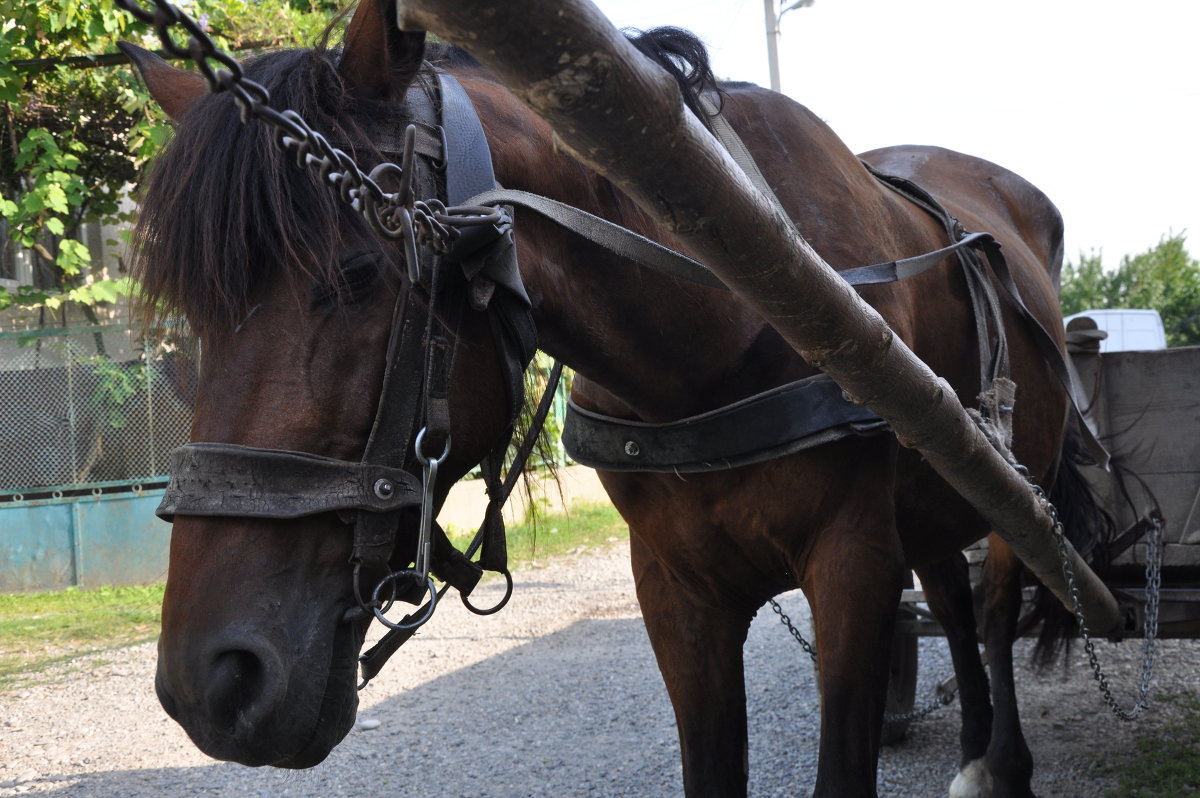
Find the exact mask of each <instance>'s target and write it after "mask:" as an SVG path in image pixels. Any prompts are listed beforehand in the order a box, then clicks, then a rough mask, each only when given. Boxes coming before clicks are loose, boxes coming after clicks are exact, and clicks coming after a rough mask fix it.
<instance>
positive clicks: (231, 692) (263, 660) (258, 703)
mask: <svg viewBox="0 0 1200 798" xmlns="http://www.w3.org/2000/svg"><path fill="white" fill-rule="evenodd" d="M210 663H211V664H210V668H209V673H208V679H207V683H206V684H205V686H204V688H203V701H204V706H205V709H206V710H207V714H208V717H209V719H210V720H211V722H212V724H213V726H214V727H215V728H216V729H218V730H220V731H222V732H224V733H225V734H230V735H236V734H238V733H239V732H248V731H251V730H253V729H254V728H255V727H256V726H258V725H259V724H260V723H261V722H262V721H263V720H264V719H266V718H267V717H268V716H270V715H271V714H272V713H273V712H274V711H275V710H276V709H277V708H278V706H279V703H280V702H281V701H282V699H283V695H284V692H285V684H284V680H283V678H282V667H281V663H280V660H279V657H278V655H277V654H276V653H275V652H274V650H273V649H272V648H271V647H270V646H268V645H266V644H265V643H264V642H262V641H256V640H251V641H247V640H240V641H238V642H237V644H236V647H233V646H227V647H222V648H219V649H218V650H217V651H216V652H215V653H214V655H213V656H212V658H211V660H210Z"/></svg>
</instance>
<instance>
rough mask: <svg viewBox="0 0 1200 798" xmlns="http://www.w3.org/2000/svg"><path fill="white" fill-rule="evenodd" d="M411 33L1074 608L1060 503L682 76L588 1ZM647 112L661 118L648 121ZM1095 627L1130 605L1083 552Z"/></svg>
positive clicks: (453, 1)
mask: <svg viewBox="0 0 1200 798" xmlns="http://www.w3.org/2000/svg"><path fill="white" fill-rule="evenodd" d="M397 8H398V9H399V19H400V24H401V27H403V28H405V29H409V30H429V31H433V32H435V33H437V34H438V35H439V36H442V37H443V38H445V39H447V40H449V41H451V42H453V43H455V44H458V45H459V46H461V47H463V48H465V49H467V50H469V51H470V52H471V54H472V55H474V56H475V57H476V58H478V59H479V60H480V61H481V62H483V63H484V64H485V65H486V66H487V67H488V68H489V69H491V70H492V71H493V72H495V74H496V75H497V76H498V77H499V78H500V79H501V80H502V81H503V82H504V83H505V84H506V85H507V86H508V87H509V89H510V90H512V92H513V93H514V94H516V95H517V96H518V97H519V98H520V99H521V100H522V101H524V102H525V103H526V104H527V105H529V106H530V108H532V109H533V110H534V111H535V112H537V113H538V114H540V115H541V116H542V117H543V118H545V119H546V120H547V121H548V122H549V123H550V124H551V125H552V126H553V128H554V130H555V132H556V134H557V135H558V137H559V139H560V143H561V144H562V145H565V146H566V147H567V148H568V149H569V150H570V151H571V152H572V153H573V154H574V155H575V156H576V157H577V158H578V159H579V160H581V161H583V162H584V163H586V164H588V165H589V166H591V167H592V168H594V169H596V170H597V171H598V172H600V173H602V174H604V175H605V176H606V177H608V178H609V179H610V180H612V181H614V182H615V183H616V184H617V185H619V186H620V187H621V188H622V189H623V190H624V191H625V192H627V193H628V194H629V195H630V196H631V197H632V198H633V199H634V200H635V201H636V202H637V203H638V204H639V205H640V206H641V207H642V208H643V209H644V210H645V211H646V212H647V213H649V214H651V216H653V218H654V219H655V220H656V221H657V222H658V223H659V224H660V225H662V226H663V227H664V228H665V229H667V230H670V231H671V232H672V233H674V234H675V235H676V236H678V237H679V238H680V240H682V241H683V242H684V244H685V245H686V246H687V248H688V249H689V250H690V252H691V254H692V255H693V256H695V257H696V258H698V259H699V260H700V261H702V262H703V263H704V264H705V265H707V266H708V267H709V268H711V269H712V271H713V272H714V273H715V274H716V275H717V276H718V277H720V278H721V280H722V281H724V282H725V283H726V284H727V285H728V286H729V287H730V288H731V289H732V290H733V291H735V292H736V293H737V294H738V295H739V296H741V297H742V298H743V299H745V300H746V301H747V302H749V303H750V304H751V305H752V306H753V307H754V308H755V309H756V310H757V311H758V312H759V313H761V314H762V315H763V317H764V318H766V319H767V320H768V321H769V322H770V323H771V324H772V326H774V327H775V328H776V329H777V330H778V331H779V332H780V334H782V335H783V337H784V338H785V339H786V340H787V341H788V342H789V343H790V344H791V345H792V347H794V348H795V350H796V351H797V352H799V353H800V355H801V356H802V357H803V358H804V359H805V360H807V361H808V362H809V363H811V364H812V365H814V366H816V367H818V368H820V369H821V370H823V371H824V372H826V373H827V374H829V375H830V376H831V377H832V378H833V379H834V380H835V381H836V382H837V383H838V384H839V385H840V386H841V387H842V388H843V389H844V390H846V391H847V393H849V395H850V396H852V397H854V400H855V401H856V402H859V403H863V404H866V405H867V406H868V407H870V408H871V409H872V410H874V411H875V412H876V413H878V414H879V416H880V417H881V418H883V419H885V420H886V421H887V422H888V423H889V424H890V425H891V427H892V429H893V430H894V431H895V434H896V437H897V438H898V439H899V441H900V443H901V444H902V445H904V446H908V447H912V448H915V449H917V450H918V451H919V452H921V454H923V455H924V456H925V458H926V459H927V460H928V462H929V463H930V464H931V465H932V466H933V467H934V469H936V470H937V472H938V473H939V474H940V475H941V476H942V477H943V478H944V479H945V480H946V481H947V482H948V483H950V485H951V486H953V487H954V488H955V490H957V491H958V492H959V493H960V494H961V495H962V496H963V497H964V498H965V499H967V501H969V502H971V504H972V505H974V506H975V507H976V508H977V509H978V510H979V512H980V513H981V514H982V515H983V516H984V518H986V519H987V521H988V522H989V523H990V524H991V525H992V526H993V528H994V529H995V530H996V531H997V532H998V533H999V534H1000V535H1001V536H1003V537H1004V539H1005V540H1007V541H1008V542H1009V543H1010V544H1011V545H1012V547H1013V549H1014V550H1015V551H1016V553H1017V555H1018V556H1019V557H1020V558H1021V560H1022V561H1023V562H1024V563H1025V564H1026V565H1027V566H1028V567H1029V568H1030V570H1032V571H1033V573H1034V574H1035V575H1036V576H1037V578H1038V579H1039V580H1041V581H1042V582H1043V583H1044V584H1045V585H1046V586H1047V587H1049V588H1050V589H1051V590H1052V591H1054V593H1055V595H1057V596H1058V597H1059V599H1060V600H1062V601H1063V603H1064V604H1066V606H1067V607H1068V608H1070V607H1071V606H1072V603H1071V600H1070V598H1069V595H1068V593H1069V591H1068V590H1067V585H1066V581H1065V579H1064V578H1063V575H1062V571H1061V569H1060V566H1059V557H1058V553H1057V549H1056V546H1055V544H1054V541H1053V537H1052V534H1051V529H1052V523H1051V520H1050V518H1049V515H1048V514H1047V512H1046V509H1045V507H1044V505H1043V504H1042V503H1041V502H1040V501H1039V500H1038V499H1037V497H1036V496H1035V495H1034V493H1033V492H1032V491H1031V490H1030V487H1029V485H1028V484H1027V483H1026V482H1025V480H1024V479H1022V478H1021V477H1020V476H1019V475H1018V474H1017V473H1016V472H1015V471H1014V470H1013V469H1012V468H1011V467H1010V466H1009V465H1008V464H1007V463H1006V462H1005V461H1004V459H1003V458H1002V457H1001V456H1000V455H999V454H998V453H997V452H996V451H995V450H994V449H993V448H992V447H991V445H990V444H989V443H988V442H987V440H986V439H985V438H984V436H983V435H982V433H981V432H980V431H979V429H978V428H977V427H976V426H975V424H974V423H973V422H972V421H971V419H970V418H969V417H968V416H967V414H966V412H965V411H964V409H963V407H962V405H961V404H960V403H959V401H958V399H957V397H956V396H955V394H954V391H953V389H952V388H951V387H950V385H949V384H947V383H946V382H945V381H944V380H942V379H941V378H939V377H938V376H937V375H936V374H934V373H933V372H932V371H931V370H930V369H929V367H928V366H926V365H925V364H924V363H923V362H922V361H921V360H920V359H919V358H917V357H916V356H915V355H914V354H913V353H912V351H911V350H910V349H909V348H908V347H907V346H906V345H905V343H904V342H903V341H901V340H900V339H899V338H898V337H897V336H896V335H895V333H894V332H893V331H892V330H891V329H890V328H889V327H888V325H887V323H886V322H885V321H884V320H883V318H882V317H881V316H880V315H879V314H878V313H877V312H876V311H875V310H874V309H873V308H872V307H871V306H869V305H868V304H867V303H866V302H864V301H862V299H861V298H860V297H859V296H858V295H857V294H856V293H855V292H854V290H853V289H852V288H851V287H850V286H849V285H847V284H846V283H845V282H844V281H843V280H842V279H841V278H840V277H838V275H837V273H836V272H835V271H834V270H833V269H832V268H831V267H830V266H829V265H828V264H826V263H825V262H824V260H822V258H821V257H820V256H819V255H817V253H816V252H815V251H813V249H812V247H811V246H810V245H809V244H808V242H807V241H805V240H804V239H803V238H802V237H801V236H800V235H799V234H798V233H797V232H796V231H795V229H794V228H793V227H792V225H791V223H790V222H789V221H788V220H787V219H786V218H784V217H783V216H782V214H781V213H779V212H778V211H776V209H775V208H774V207H773V205H772V204H771V203H770V202H769V201H768V200H767V199H766V198H765V197H763V196H762V194H760V193H759V192H758V190H757V189H755V188H754V186H753V185H752V184H751V183H750V181H749V180H748V179H747V178H746V177H745V175H744V174H743V173H742V171H741V170H740V169H739V168H738V167H737V165H736V164H735V163H734V162H733V160H732V159H731V158H730V157H729V155H728V154H727V153H726V151H725V149H724V148H723V147H722V146H721V145H720V144H719V143H718V142H717V141H716V140H715V139H714V138H713V137H712V136H711V135H709V133H708V131H707V130H705V128H704V127H703V126H702V125H701V124H700V122H699V121H698V120H697V119H696V118H695V117H693V116H692V115H691V113H689V112H688V111H687V109H686V108H685V107H684V105H683V102H682V99H681V97H680V94H679V91H678V88H677V87H676V85H675V83H674V80H673V79H672V78H671V77H670V76H668V75H667V74H666V73H665V72H664V71H663V70H662V69H660V68H658V67H657V66H656V65H654V64H652V63H651V62H650V61H648V60H647V59H646V58H644V57H643V56H642V55H641V54H640V53H639V52H637V50H635V49H634V48H633V46H632V45H630V44H629V42H628V41H626V39H625V37H624V36H623V35H622V34H621V33H619V32H618V31H617V30H616V29H614V28H613V26H612V24H611V23H609V22H608V20H607V19H606V18H605V17H604V15H603V14H602V13H601V12H600V11H599V10H598V9H597V8H596V7H595V6H593V5H592V4H591V3H590V2H587V0H522V1H521V2H518V1H517V0H397ZM646 120H654V123H653V124H647V123H646ZM1067 546H1068V549H1069V556H1070V558H1071V561H1072V565H1073V567H1074V570H1075V574H1076V578H1077V582H1078V587H1079V592H1080V595H1081V598H1082V601H1081V603H1082V605H1083V608H1084V612H1085V615H1086V618H1087V620H1088V625H1089V627H1090V628H1091V629H1092V630H1093V631H1095V632H1097V633H1104V632H1108V631H1110V630H1112V629H1114V628H1116V626H1117V625H1118V623H1119V621H1120V612H1119V609H1118V606H1117V602H1116V599H1115V598H1113V596H1112V594H1111V593H1110V592H1109V591H1108V589H1107V588H1106V587H1105V586H1104V584H1103V583H1102V582H1101V581H1100V579H1099V578H1098V577H1097V576H1096V575H1095V573H1093V572H1092V570H1091V569H1090V568H1088V566H1087V565H1086V564H1085V563H1084V562H1083V560H1082V558H1080V557H1079V555H1078V554H1077V553H1076V552H1075V551H1074V549H1073V548H1070V544H1069V543H1068V544H1067Z"/></svg>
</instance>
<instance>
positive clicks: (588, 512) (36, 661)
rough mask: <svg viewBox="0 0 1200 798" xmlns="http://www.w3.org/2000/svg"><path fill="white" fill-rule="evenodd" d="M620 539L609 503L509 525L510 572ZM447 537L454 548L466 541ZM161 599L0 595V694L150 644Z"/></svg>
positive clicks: (622, 533)
mask: <svg viewBox="0 0 1200 798" xmlns="http://www.w3.org/2000/svg"><path fill="white" fill-rule="evenodd" d="M472 534H473V533H472ZM628 537H629V530H628V529H627V528H626V526H625V522H624V521H622V520H621V517H620V515H618V514H617V511H616V510H615V509H613V507H612V506H611V505H583V506H578V507H576V508H573V509H572V510H571V512H570V513H569V514H567V515H555V516H545V517H543V518H540V519H538V520H537V521H536V523H524V524H514V525H512V526H510V527H509V529H508V547H509V560H510V567H512V568H519V567H521V566H523V565H528V564H529V563H531V562H534V561H538V560H544V559H546V558H549V557H555V556H559V555H562V554H567V553H570V552H577V551H579V550H580V548H581V547H583V548H587V549H593V548H600V547H606V546H610V545H612V543H613V542H614V541H617V540H625V539H627V538H628ZM453 539H454V542H455V545H457V546H459V547H460V548H461V547H463V546H465V545H466V544H467V543H468V542H469V541H470V539H471V535H470V534H463V535H454V536H453ZM162 598H163V586H162V585H151V586H149V587H102V588H99V589H96V590H83V589H79V588H70V589H68V590H62V591H58V592H54V593H8V594H0V691H4V690H12V689H15V688H18V687H21V686H24V685H28V684H32V683H35V682H37V681H39V680H41V679H43V678H44V677H43V676H41V674H43V673H44V672H45V671H46V669H47V668H49V667H51V666H52V665H56V664H60V663H64V662H69V661H71V660H73V659H75V658H77V657H80V656H84V655H87V654H95V653H98V652H103V651H110V650H112V649H116V648H122V647H125V646H130V645H135V644H137V643H144V642H147V641H149V640H153V639H154V638H155V637H156V636H157V635H158V629H159V622H160V619H161V606H162Z"/></svg>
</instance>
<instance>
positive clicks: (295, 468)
mask: <svg viewBox="0 0 1200 798" xmlns="http://www.w3.org/2000/svg"><path fill="white" fill-rule="evenodd" d="M436 83H437V85H436V89H435V88H434V87H432V86H419V87H414V88H412V89H410V91H409V94H408V96H407V98H406V99H407V102H406V107H407V110H408V112H409V113H410V114H411V115H412V116H413V123H414V126H410V132H409V133H408V135H407V136H406V137H405V138H406V141H405V146H407V148H408V150H409V152H408V153H407V158H406V163H408V164H411V167H410V169H411V170H412V171H413V172H415V177H416V179H415V181H414V184H413V185H414V190H415V191H416V192H417V193H418V195H419V196H424V197H430V196H443V197H445V199H446V203H447V205H449V206H454V205H457V204H460V203H462V202H463V201H464V200H466V199H468V198H469V197H471V196H472V195H474V194H478V193H480V192H483V191H487V190H490V189H492V188H495V186H496V182H495V177H494V175H493V172H492V165H491V155H490V152H489V150H488V146H487V140H486V138H485V137H484V134H483V129H482V126H481V125H480V123H479V119H478V116H477V115H476V113H475V109H474V107H473V105H472V104H471V101H470V99H469V98H468V97H467V94H466V92H465V91H463V89H462V87H461V86H460V85H459V84H458V82H457V81H456V80H455V79H454V78H453V77H451V76H449V75H447V74H445V73H438V74H437V76H436ZM435 98H436V99H440V103H438V102H435ZM439 116H440V120H439ZM439 121H440V124H439ZM414 134H416V135H414ZM418 142H419V145H418ZM375 143H376V145H377V146H379V147H380V149H381V150H382V151H384V152H391V153H394V152H395V151H396V149H397V148H396V145H395V143H393V142H388V141H387V140H386V137H384V136H380V137H378V138H377V140H376V142H375ZM414 149H416V150H417V151H418V154H419V156H420V157H417V158H414V157H412V151H413V150H414ZM405 177H406V179H409V180H412V179H413V175H412V174H406V175H405ZM439 184H444V187H445V189H444V193H443V192H442V191H439ZM500 219H501V221H500V222H499V223H498V224H494V225H487V226H485V227H472V228H466V229H467V230H468V231H469V232H468V233H467V234H465V235H461V236H459V237H458V238H457V239H456V240H455V241H454V243H453V244H452V245H451V246H450V248H449V251H448V252H445V253H443V254H441V255H438V254H436V253H433V252H432V251H430V250H429V249H424V248H423V249H422V250H421V251H420V253H419V254H418V255H417V258H416V259H415V262H414V258H413V254H414V251H413V250H414V248H411V247H410V249H409V257H408V260H409V263H408V268H409V273H410V276H411V279H410V284H409V285H407V286H404V287H402V288H401V290H400V293H399V295H398V296H397V299H396V304H395V308H394V310H393V315H392V327H391V333H390V336H389V341H388V348H387V356H386V366H385V372H384V377H383V386H382V388H381V390H380V396H379V400H378V405H377V409H376V415H375V421H374V424H373V426H372V430H371V434H370V438H369V439H368V441H367V444H366V447H365V450H364V454H363V457H362V460H361V461H360V462H349V461H342V460H336V459H333V458H328V457H323V456H319V455H314V454H309V453H303V452H292V451H286V450H278V449H262V448H254V447H246V446H236V445H232V444H219V443H189V444H186V445H184V446H182V447H179V448H178V449H176V450H175V451H173V452H172V454H171V478H170V482H169V484H168V486H167V490H166V492H165V494H164V496H163V500H162V503H161V504H160V506H159V508H158V510H157V514H158V516H159V517H160V518H163V519H164V520H168V521H170V520H172V519H173V517H174V516H175V515H176V514H179V515H196V516H217V517H248V518H275V519H290V518H298V517H302V516H307V515H312V514H315V513H322V512H330V511H336V512H338V513H339V514H340V515H341V516H342V518H343V520H345V521H347V522H348V523H353V525H354V531H353V538H354V542H353V553H352V555H351V560H350V562H351V564H352V565H353V566H354V571H355V574H354V587H355V591H356V594H357V595H358V601H359V605H360V606H359V608H358V610H357V614H358V616H359V617H361V615H362V614H363V613H365V614H366V615H367V617H370V615H371V614H374V615H375V616H376V617H378V618H380V620H382V621H383V622H384V623H385V624H387V625H388V626H391V627H392V631H391V632H389V634H388V635H387V636H385V641H386V642H385V643H381V645H380V646H377V647H376V648H375V649H373V650H372V651H369V652H367V653H366V654H364V655H363V658H362V659H363V663H362V664H363V676H364V684H365V682H366V681H367V680H369V679H370V678H371V677H373V676H374V675H375V673H377V672H378V670H379V668H380V667H381V666H382V665H383V662H384V661H385V660H386V659H387V657H388V656H390V654H391V653H392V652H393V651H395V649H396V648H397V647H398V646H399V644H400V643H402V642H403V641H404V640H406V639H407V638H408V637H409V636H411V634H412V631H414V630H415V629H416V627H417V626H419V625H420V624H421V623H424V622H425V621H426V620H428V618H429V616H430V615H431V614H432V611H433V608H434V605H435V602H436V599H437V597H438V595H440V593H437V592H436V591H435V588H434V585H433V582H432V579H430V577H429V571H432V573H434V574H436V575H437V576H438V577H439V578H441V579H442V580H443V581H444V582H446V583H447V585H451V586H454V587H455V588H456V589H458V590H459V592H460V594H461V595H462V597H463V600H464V603H467V602H466V597H467V596H468V595H469V594H470V592H471V590H472V589H473V588H474V586H475V584H476V583H477V582H478V581H479V578H480V575H481V574H482V570H483V569H485V568H486V569H488V570H495V571H498V572H501V573H503V574H505V576H506V577H507V553H506V549H505V545H504V533H503V520H502V516H501V514H500V512H499V505H500V504H502V503H503V501H504V498H506V497H507V495H508V491H511V486H509V485H507V484H501V481H500V478H499V471H500V464H501V462H502V461H503V458H504V453H505V451H506V449H507V447H508V444H509V441H510V439H511V434H512V422H513V420H514V419H515V418H516V416H517V414H518V413H519V412H520V409H521V407H522V405H523V401H524V382H523V374H524V370H525V367H526V366H527V365H528V363H529V361H530V360H531V359H532V357H533V354H534V352H535V351H536V346H537V342H536V331H535V329H534V325H533V321H532V318H531V316H530V302H529V298H528V296H527V294H526V292H525V289H524V286H523V284H522V282H521V277H520V272H519V270H518V269H517V264H516V250H515V245H514V239H513V234H512V224H511V216H510V214H509V213H508V212H504V213H502V214H501V216H500ZM353 257H354V254H353V253H352V254H351V255H350V258H351V259H352V258H353ZM417 286H420V287H421V289H423V290H422V291H418V290H416V287H417ZM422 293H424V294H425V296H424V297H423V296H422ZM426 297H427V298H426ZM468 303H470V304H471V306H472V307H473V308H475V309H476V310H479V311H482V310H487V312H488V317H489V319H490V323H491V326H492V330H493V337H494V340H495V345H496V349H497V352H498V353H499V355H500V361H501V369H502V371H503V373H504V375H505V385H506V392H507V399H508V410H509V416H508V417H509V425H508V432H507V434H506V435H504V436H502V440H500V441H499V442H498V443H497V445H496V446H495V447H494V448H493V450H492V451H491V452H490V454H489V455H488V457H487V458H486V459H485V463H484V465H485V467H484V475H485V479H486V480H487V482H488V487H489V493H490V494H491V504H490V505H489V510H488V512H487V516H486V518H485V521H484V525H483V527H481V529H480V532H479V534H478V535H477V536H476V539H475V541H474V543H473V544H472V546H471V547H470V549H469V550H468V552H467V553H466V554H464V553H461V552H459V551H457V550H456V549H454V547H453V546H452V545H451V544H450V542H449V540H448V539H447V537H446V535H445V533H444V532H443V531H442V530H441V528H440V527H438V526H437V525H436V523H434V522H433V520H432V517H431V511H432V493H433V491H434V489H435V486H434V484H433V483H434V481H435V479H436V473H437V466H438V465H439V464H440V462H441V460H443V459H444V458H445V456H446V455H447V454H448V452H449V449H450V446H451V445H452V441H451V439H450V419H449V402H448V387H449V380H450V374H451V370H452V368H453V360H454V351H455V346H456V343H457V338H458V329H457V328H458V324H459V319H460V318H461V316H462V313H463V311H464V309H465V308H464V306H465V305H466V304H468ZM534 434H535V435H536V432H535V433H534ZM430 452H441V454H440V455H434V456H431V455H430ZM516 468H517V470H520V466H519V465H518V466H517V467H516ZM417 474H421V476H417ZM492 505H496V506H494V507H493V506H492ZM415 508H420V509H421V512H422V521H421V524H420V534H421V536H422V539H421V541H420V543H419V550H418V551H417V552H416V554H415V555H414V556H413V558H412V560H411V561H412V562H413V565H414V567H413V568H411V569H410V568H402V569H401V570H400V571H393V570H392V568H391V566H390V564H389V563H390V560H391V559H392V556H393V554H394V552H395V549H396V542H397V535H398V532H399V528H400V525H401V521H402V518H404V517H406V516H409V517H411V515H412V513H413V510H414V509H415ZM480 544H482V549H483V551H482V555H481V558H480V561H479V562H478V563H477V562H473V561H471V559H470V556H471V555H472V554H474V552H475V549H476V548H478V547H479V546H480ZM365 571H370V572H373V573H383V574H387V576H385V577H384V579H383V581H382V582H380V584H379V585H378V586H376V588H375V590H374V591H373V593H372V594H371V595H370V596H369V597H367V596H364V595H363V594H362V593H361V590H360V584H359V582H360V580H359V577H360V572H365ZM509 585H510V590H511V578H510V577H509ZM443 592H444V588H443ZM426 593H428V594H429V600H428V603H427V605H426V608H425V609H424V610H423V611H419V612H417V613H415V614H414V615H416V616H417V617H415V618H414V617H413V616H409V617H407V618H405V619H404V620H403V621H401V622H399V623H394V622H390V621H388V620H387V618H386V617H384V616H383V615H382V612H381V611H380V609H381V608H380V605H381V604H382V605H385V606H384V607H383V608H384V609H386V607H387V606H390V605H391V601H392V599H401V600H404V601H408V602H410V603H413V604H418V603H420V601H421V599H422V598H423V597H424V596H425V594H426ZM381 596H383V598H384V599H386V600H381ZM504 601H507V596H506V597H505V599H504ZM502 604H503V601H502V602H501V605H502ZM467 606H468V607H470V604H469V603H467ZM472 609H474V608H472ZM494 609H498V607H497V608H493V609H492V610H483V611H480V612H484V613H486V612H490V611H494ZM476 611H479V610H476ZM355 615H356V613H354V612H352V613H349V614H348V617H355Z"/></svg>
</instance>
